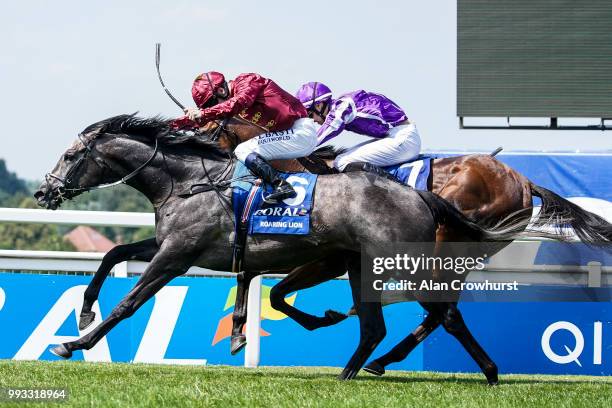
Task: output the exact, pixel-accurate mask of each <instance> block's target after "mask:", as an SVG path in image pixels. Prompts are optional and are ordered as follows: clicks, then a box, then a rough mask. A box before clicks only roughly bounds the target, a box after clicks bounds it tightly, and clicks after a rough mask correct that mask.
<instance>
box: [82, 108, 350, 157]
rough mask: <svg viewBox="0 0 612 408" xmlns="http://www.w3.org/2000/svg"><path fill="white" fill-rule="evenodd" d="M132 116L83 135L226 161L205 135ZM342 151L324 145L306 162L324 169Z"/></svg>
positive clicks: (94, 127) (99, 124)
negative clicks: (200, 153)
mask: <svg viewBox="0 0 612 408" xmlns="http://www.w3.org/2000/svg"><path fill="white" fill-rule="evenodd" d="M136 114H137V113H133V114H129V115H127V114H124V115H117V116H113V117H110V118H108V119H104V120H101V121H99V122H96V123H94V124H92V125H89V126H88V127H87V128H85V130H83V133H84V134H87V133H93V132H95V133H97V134H103V133H107V134H115V135H127V136H132V137H139V138H144V139H147V140H149V141H151V142H154V141H155V140H156V139H157V141H158V143H159V144H160V145H161V146H185V147H187V148H192V149H195V150H196V151H208V152H210V153H213V154H214V155H216V156H219V157H227V153H226V152H225V151H224V150H223V149H221V147H220V146H219V144H218V143H217V142H216V141H212V140H211V139H210V138H208V137H207V136H208V135H206V134H193V133H191V132H183V131H180V130H174V129H172V128H171V127H170V120H169V119H168V118H165V117H163V116H160V115H156V116H152V117H149V118H141V117H138V116H136ZM345 151H346V149H345V148H342V147H336V146H332V145H327V146H323V147H320V148H318V149H317V150H315V151H314V152H313V153H312V154H311V155H310V156H308V158H307V159H308V160H309V161H310V162H312V163H313V164H318V165H320V166H324V167H327V165H326V164H325V160H333V159H335V158H336V156H338V155H339V154H342V153H343V152H345Z"/></svg>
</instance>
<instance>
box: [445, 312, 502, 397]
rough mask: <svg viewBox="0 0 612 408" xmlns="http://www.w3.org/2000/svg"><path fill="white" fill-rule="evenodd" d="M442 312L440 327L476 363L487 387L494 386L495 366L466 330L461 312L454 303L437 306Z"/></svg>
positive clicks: (495, 381) (495, 379)
mask: <svg viewBox="0 0 612 408" xmlns="http://www.w3.org/2000/svg"><path fill="white" fill-rule="evenodd" d="M439 306H440V308H441V310H443V312H442V313H443V319H442V325H443V326H444V329H446V331H447V332H448V333H450V334H451V335H453V336H454V337H455V338H456V339H457V340H459V342H460V343H461V345H462V346H463V347H464V348H465V350H466V351H467V352H468V353H469V354H470V356H471V357H472V358H473V359H474V361H476V364H478V366H479V367H480V369H481V370H482V372H483V374H484V375H485V376H486V377H487V381H488V382H489V385H496V384H497V382H498V377H497V365H496V364H495V363H494V362H493V360H491V358H490V357H489V356H488V354H487V353H486V352H485V351H484V349H483V348H482V346H481V345H480V344H478V342H477V341H476V339H475V338H474V336H473V335H472V333H470V330H469V329H468V328H467V326H466V324H465V322H464V321H463V317H462V316H461V312H459V309H457V305H456V304H455V303H447V304H440V305H439Z"/></svg>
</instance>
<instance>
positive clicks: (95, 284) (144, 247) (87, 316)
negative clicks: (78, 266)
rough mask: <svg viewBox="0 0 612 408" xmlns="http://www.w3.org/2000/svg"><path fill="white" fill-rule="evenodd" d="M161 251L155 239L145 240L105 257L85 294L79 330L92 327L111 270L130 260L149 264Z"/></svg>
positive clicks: (112, 250) (113, 250)
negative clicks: (101, 290) (98, 301)
mask: <svg viewBox="0 0 612 408" xmlns="http://www.w3.org/2000/svg"><path fill="white" fill-rule="evenodd" d="M158 250H159V248H158V246H157V242H156V240H155V238H150V239H145V240H144V241H138V242H134V243H131V244H126V245H117V246H116V247H114V248H113V249H111V250H110V251H108V252H107V253H106V255H104V258H102V263H101V264H100V267H99V268H98V270H97V271H96V273H95V274H94V276H93V278H92V280H91V281H90V282H89V285H87V289H86V290H85V294H84V297H83V308H82V309H81V315H80V319H79V329H80V330H85V329H86V328H87V327H89V325H91V324H92V323H93V321H94V319H95V317H96V314H95V312H92V311H91V308H92V306H93V304H94V303H95V301H96V300H98V296H99V295H100V289H102V284H103V283H104V281H105V280H106V278H107V277H108V274H109V273H110V271H111V269H113V267H114V266H115V265H117V264H118V263H120V262H124V261H128V260H138V261H145V262H148V261H150V260H151V259H153V257H154V256H155V254H156V253H157V251H158Z"/></svg>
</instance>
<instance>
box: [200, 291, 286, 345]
mask: <svg viewBox="0 0 612 408" xmlns="http://www.w3.org/2000/svg"><path fill="white" fill-rule="evenodd" d="M271 289H272V286H267V285H262V287H261V319H262V320H283V319H286V318H287V315H285V314H284V313H281V312H279V311H278V310H274V309H273V308H272V305H271V304H270V290H271ZM296 297H297V293H295V294H293V295H292V296H289V297H288V298H285V301H286V302H287V303H289V304H290V305H291V306H293V304H294V303H295V298H296ZM235 304H236V286H234V287H232V288H231V289H230V291H229V293H228V295H227V300H226V301H225V307H224V308H223V310H227V309H229V308H233V307H234V305H235ZM233 315H234V313H233V312H232V313H229V314H227V315H225V316H223V317H222V318H221V320H219V323H218V324H217V330H216V331H215V335H214V337H213V340H212V345H213V346H214V345H215V344H217V343H219V342H220V341H221V340H223V339H226V338H228V337H230V336H231V335H232V323H233V322H232V317H233ZM259 335H260V336H262V337H263V336H270V335H271V333H268V332H267V331H265V330H264V329H261V328H260V329H259Z"/></svg>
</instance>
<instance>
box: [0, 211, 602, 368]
mask: <svg viewBox="0 0 612 408" xmlns="http://www.w3.org/2000/svg"><path fill="white" fill-rule="evenodd" d="M0 222H18V223H45V224H58V225H90V226H115V227H152V226H154V225H155V218H154V215H153V214H152V213H126V212H102V211H61V210H58V211H48V210H35V209H16V208H0ZM541 242H542V241H541V240H527V241H523V242H518V243H516V244H512V245H510V246H508V247H506V248H505V249H504V250H502V251H501V252H500V253H498V254H497V255H495V256H494V257H492V258H491V260H490V262H489V264H488V265H487V267H486V269H485V270H483V271H481V272H472V273H471V274H470V275H469V280H470V281H481V280H484V279H485V278H486V279H488V280H489V281H498V282H510V281H513V280H517V281H520V282H527V283H531V284H561V285H563V284H567V283H568V282H571V283H572V284H575V285H580V286H589V287H600V286H602V285H603V286H606V285H612V267H610V266H602V265H601V263H598V262H590V263H589V264H588V266H571V265H534V263H533V259H534V258H535V255H536V254H537V252H538V248H539V245H540V244H541ZM103 256H104V254H101V253H92V252H59V251H57V252H56V251H21V250H0V270H11V271H63V272H85V273H93V272H95V271H96V270H97V269H98V267H99V265H100V262H101V260H102V257H103ZM146 266H147V263H146V262H140V261H127V262H123V263H121V264H119V265H117V266H115V268H114V269H113V272H112V273H113V276H115V277H127V276H129V275H138V274H141V273H143V272H144V270H145V268H146ZM187 275H191V276H223V277H233V276H234V275H233V274H232V273H230V272H220V271H212V270H209V269H203V268H197V267H192V268H191V269H189V271H188V272H187ZM343 278H344V277H343ZM249 292H250V293H249V295H250V296H249V302H248V318H247V323H246V337H247V346H246V349H245V356H244V365H245V366H247V367H256V366H257V365H258V364H259V357H260V348H259V342H260V337H259V331H260V321H261V277H258V278H256V279H253V281H252V282H251V286H250V289H249Z"/></svg>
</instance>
